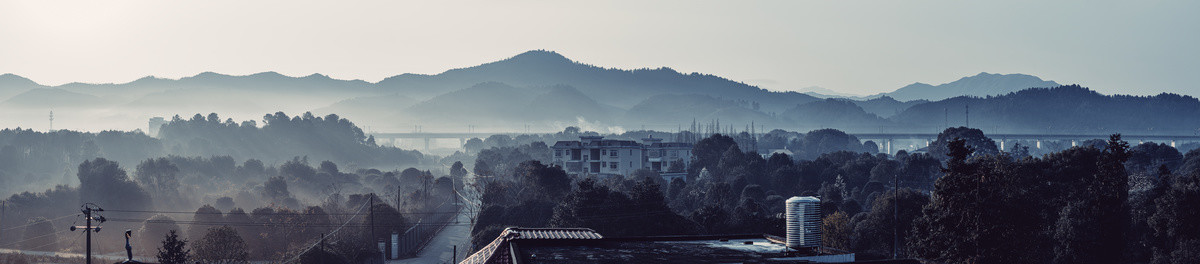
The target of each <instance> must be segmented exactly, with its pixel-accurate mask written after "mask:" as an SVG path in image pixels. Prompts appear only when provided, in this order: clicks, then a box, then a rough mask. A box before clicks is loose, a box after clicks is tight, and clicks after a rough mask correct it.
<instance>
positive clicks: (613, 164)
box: [608, 162, 619, 170]
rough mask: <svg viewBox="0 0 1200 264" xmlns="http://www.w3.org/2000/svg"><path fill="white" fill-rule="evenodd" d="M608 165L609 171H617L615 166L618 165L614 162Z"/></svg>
mask: <svg viewBox="0 0 1200 264" xmlns="http://www.w3.org/2000/svg"><path fill="white" fill-rule="evenodd" d="M608 165H609V166H611V167H609V168H610V169H614V170H615V169H617V165H619V164H617V163H616V162H613V163H609V164H608Z"/></svg>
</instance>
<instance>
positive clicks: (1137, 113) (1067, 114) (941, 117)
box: [890, 85, 1200, 135]
mask: <svg viewBox="0 0 1200 264" xmlns="http://www.w3.org/2000/svg"><path fill="white" fill-rule="evenodd" d="M968 106H969V107H970V123H971V124H970V125H971V127H977V128H982V129H984V130H986V131H989V132H992V133H1087V134H1108V133H1125V134H1187V135H1191V134H1194V133H1196V131H1197V129H1198V128H1200V100H1197V99H1196V98H1195V97H1191V96H1185V95H1178V94H1169V93H1164V94H1159V95H1155V96H1129V95H1102V94H1100V93H1097V92H1095V91H1092V90H1090V89H1087V88H1084V87H1080V86H1078V85H1067V86H1059V87H1055V88H1033V89H1026V90H1022V91H1019V92H1013V93H1009V94H1006V95H1001V96H987V97H967V96H960V97H955V98H950V99H946V100H941V101H936V102H929V103H924V104H918V105H915V106H913V107H911V108H909V109H908V110H905V111H904V112H902V113H900V114H898V115H896V116H893V117H891V118H890V120H891V121H893V122H895V123H897V124H904V125H911V126H914V127H941V126H943V124H944V122H947V121H948V122H949V123H950V124H951V125H962V124H964V123H965V122H966V112H967V108H968ZM947 113H949V114H948V115H947ZM947 119H948V120H947Z"/></svg>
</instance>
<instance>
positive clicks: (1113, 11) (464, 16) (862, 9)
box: [0, 0, 1200, 95]
mask: <svg viewBox="0 0 1200 264" xmlns="http://www.w3.org/2000/svg"><path fill="white" fill-rule="evenodd" d="M1198 11H1200V1H1152V0H1150V1H988V2H986V3H985V2H984V1H797V0H787V1H711V2H710V1H422V2H410V1H403V2H402V1H295V0H291V1H244V0H242V1H32V0H31V1H13V0H0V73H15V74H18V75H22V76H25V77H28V78H30V79H33V80H34V81H37V82H39V83H43V84H51V85H57V84H62V83H67V82H93V83H97V82H99V83H104V82H117V83H123V82H129V81H132V80H135V79H137V78H139V77H143V76H147V75H154V76H159V77H167V78H179V77H184V76H191V75H195V74H197V73H200V72H204V71H214V72H220V73H227V74H238V75H242V74H251V73H256V72H262V71H277V72H280V73H283V74H285V75H290V76H303V75H308V74H312V73H323V74H327V75H330V76H332V77H334V78H340V79H363V80H367V81H372V82H374V81H379V80H381V79H383V78H385V77H388V76H392V75H396V74H400V73H409V72H411V73H439V72H442V71H445V70H447V69H450V68H460V67H467V66H473V65H477V64H480V63H484V62H489V61H494V60H499V59H503V58H507V57H510V56H512V55H515V54H518V53H520V52H523V51H526V50H532V49H548V50H555V51H558V52H560V53H562V54H564V55H566V56H567V57H569V58H571V59H574V60H577V61H581V62H585V63H589V64H593V65H598V66H604V67H618V68H645V67H660V66H668V67H672V68H675V69H676V70H679V71H681V72H703V73H711V74H716V75H720V76H724V77H727V78H730V79H733V80H738V81H744V82H747V83H751V84H756V85H760V86H762V87H764V88H767V89H771V90H794V89H800V88H803V87H808V86H821V87H826V88H829V89H833V90H838V91H842V92H848V93H858V94H867V93H877V92H884V91H891V90H894V89H896V88H898V87H901V86H903V85H907V84H909V83H912V82H926V83H933V84H939V83H944V82H949V81H953V80H956V79H958V78H959V77H962V76H968V75H974V74H977V73H979V72H992V73H1026V74H1033V75H1037V76H1040V77H1042V78H1044V79H1050V80H1055V81H1058V82H1060V83H1079V84H1082V85H1085V86H1089V87H1091V88H1093V89H1096V90H1099V91H1101V92H1104V93H1131V94H1156V93H1159V92H1177V93H1185V94H1190V95H1200V87H1198V86H1197V83H1200V15H1197V14H1196V13H1197V12H1198Z"/></svg>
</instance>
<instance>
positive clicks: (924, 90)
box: [882, 72, 1059, 101]
mask: <svg viewBox="0 0 1200 264" xmlns="http://www.w3.org/2000/svg"><path fill="white" fill-rule="evenodd" d="M1057 86H1059V84H1058V83H1056V82H1054V81H1047V80H1042V78H1038V77H1037V76H1032V75H1025V74H994V73H986V72H981V73H979V74H977V75H975V76H968V77H962V78H961V79H958V80H957V81H953V82H949V83H944V84H939V85H929V84H924V83H913V84H910V85H908V86H904V87H901V88H900V89H896V91H893V92H890V93H886V94H882V95H885V96H890V97H892V98H896V100H900V101H912V100H930V101H935V100H942V99H947V98H953V97H956V96H989V95H1002V94H1006V93H1011V92H1016V91H1020V90H1024V89H1028V88H1034V87H1057Z"/></svg>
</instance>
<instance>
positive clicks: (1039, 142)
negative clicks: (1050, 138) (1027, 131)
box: [1037, 139, 1042, 149]
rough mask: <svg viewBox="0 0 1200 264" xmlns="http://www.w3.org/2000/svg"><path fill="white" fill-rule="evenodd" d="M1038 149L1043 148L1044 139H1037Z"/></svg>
mask: <svg viewBox="0 0 1200 264" xmlns="http://www.w3.org/2000/svg"><path fill="white" fill-rule="evenodd" d="M1037 149H1042V140H1041V139H1038V140H1037Z"/></svg>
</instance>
